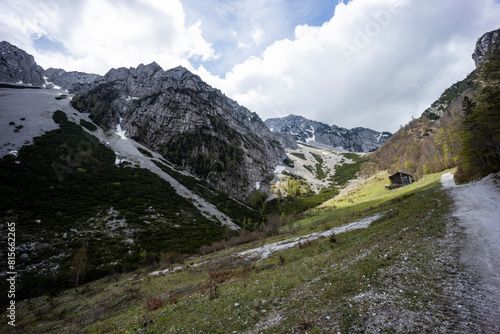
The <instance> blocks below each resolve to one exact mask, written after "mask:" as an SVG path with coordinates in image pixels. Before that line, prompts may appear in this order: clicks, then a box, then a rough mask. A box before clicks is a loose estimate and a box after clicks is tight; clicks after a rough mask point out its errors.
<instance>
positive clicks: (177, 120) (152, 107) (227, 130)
mask: <svg viewBox="0 0 500 334" xmlns="http://www.w3.org/2000/svg"><path fill="white" fill-rule="evenodd" d="M72 105H73V106H74V107H75V108H76V109H77V110H79V111H81V112H85V113H89V115H90V118H91V119H92V120H93V121H94V122H95V123H96V124H98V125H100V126H102V127H103V128H105V129H108V130H110V129H115V128H117V127H118V126H119V127H120V129H121V130H122V131H125V133H126V135H127V136H128V137H130V138H132V139H134V140H136V141H138V142H139V143H141V144H143V145H145V146H146V147H148V148H149V149H151V150H153V151H156V152H159V153H161V154H162V155H163V156H164V157H165V158H166V159H167V160H169V161H171V162H172V163H174V164H175V165H177V166H178V167H180V168H182V169H183V170H186V171H188V172H189V173H191V174H193V175H195V176H197V177H200V178H202V179H203V180H205V181H207V182H208V183H209V184H211V185H212V186H214V187H216V188H217V189H219V190H222V191H224V192H226V193H227V194H229V195H231V196H233V197H236V198H238V199H243V200H244V199H247V198H248V196H249V195H250V193H251V192H252V191H253V190H254V185H255V184H256V183H257V182H264V181H265V180H266V179H267V178H268V177H269V176H270V175H272V172H273V170H274V169H275V167H276V166H277V165H279V164H280V163H281V162H282V161H283V159H285V158H286V153H285V150H284V148H283V145H282V144H281V142H280V140H281V138H280V137H279V136H276V135H274V134H273V133H271V132H270V131H269V129H268V128H267V127H266V126H265V124H264V123H263V122H262V120H261V119H260V118H259V116H258V115H257V114H256V113H253V112H250V111H249V110H248V109H247V108H245V107H243V106H240V105H238V104H237V103H236V102H235V101H233V100H231V99H230V98H228V97H226V96H225V95H224V94H222V93H221V92H220V91H219V90H218V89H215V88H212V87H211V86H210V85H208V84H207V83H205V82H204V81H203V80H202V79H201V78H200V77H199V76H197V75H195V74H193V73H191V72H190V71H188V70H187V69H186V68H184V67H181V66H179V67H176V68H173V69H169V70H166V71H165V70H163V69H162V68H161V67H160V66H159V65H158V64H157V63H155V62H153V63H151V64H147V65H144V64H140V65H139V66H138V67H137V68H128V69H127V68H118V69H111V70H110V71H109V72H108V73H106V74H105V75H104V77H103V78H102V79H101V80H99V81H97V82H95V83H94V84H93V85H92V86H91V87H90V89H89V90H87V91H86V92H84V93H81V94H77V95H76V96H75V97H74V98H73V102H72Z"/></svg>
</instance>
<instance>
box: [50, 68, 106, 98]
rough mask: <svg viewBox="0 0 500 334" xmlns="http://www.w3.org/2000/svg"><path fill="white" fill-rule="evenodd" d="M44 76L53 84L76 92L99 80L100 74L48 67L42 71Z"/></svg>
mask: <svg viewBox="0 0 500 334" xmlns="http://www.w3.org/2000/svg"><path fill="white" fill-rule="evenodd" d="M43 75H44V77H45V78H46V80H47V81H48V82H50V83H52V84H53V85H54V86H58V87H59V88H61V89H65V90H68V91H70V92H72V93H78V92H80V91H82V90H85V89H88V87H89V85H90V84H92V83H94V82H95V81H99V80H100V79H101V78H102V76H100V75H99V74H92V73H84V72H76V71H72V72H66V71H65V70H63V69H62V68H52V67H51V68H48V69H46V70H45V71H44V72H43Z"/></svg>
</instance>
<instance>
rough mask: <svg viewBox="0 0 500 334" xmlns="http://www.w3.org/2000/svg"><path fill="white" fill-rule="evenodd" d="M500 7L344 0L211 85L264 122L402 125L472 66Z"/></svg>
mask: <svg viewBox="0 0 500 334" xmlns="http://www.w3.org/2000/svg"><path fill="white" fill-rule="evenodd" d="M492 12H495V13H497V15H491V13H492ZM498 14H499V8H498V4H496V3H495V2H494V1H493V0H478V1H474V2H472V1H467V0H460V1H451V0H444V1H439V2H435V1H430V0H428V1H416V0H404V1H403V0H401V1H396V0H369V1H368V0H353V1H350V2H349V3H347V4H344V3H339V4H338V5H337V7H336V10H335V15H334V16H333V17H332V19H331V20H330V21H329V22H326V23H324V24H323V25H322V26H321V27H310V26H306V25H303V26H298V27H297V28H296V29H295V36H294V39H293V40H280V41H276V42H274V43H273V44H272V45H270V46H268V47H267V49H266V50H265V51H264V52H263V54H262V56H260V57H251V58H249V59H248V60H246V61H244V62H243V63H241V64H237V65H235V66H234V67H233V69H232V70H231V71H230V72H229V73H227V74H226V78H225V80H221V79H220V78H217V79H216V80H214V81H211V82H214V83H216V84H217V85H218V87H220V88H222V89H223V90H224V91H225V92H226V93H227V94H228V95H229V96H232V97H233V98H235V99H236V100H237V101H238V102H239V103H241V104H243V105H245V106H247V107H249V108H250V109H252V110H253V111H256V112H257V113H259V115H260V116H261V117H262V118H263V119H266V118H268V117H280V116H285V115H287V114H290V113H294V114H300V115H304V116H306V117H309V118H312V119H316V120H320V121H323V122H326V123H328V124H333V123H335V124H337V125H340V126H345V127H355V126H366V127H371V128H374V129H378V130H389V131H396V130H397V129H398V127H399V125H402V124H406V123H407V122H408V121H409V120H410V119H411V116H415V117H417V116H419V115H420V114H421V113H422V112H423V111H424V110H425V109H426V108H427V107H428V106H429V105H430V103H432V102H433V101H434V100H435V99H437V98H438V97H439V94H441V93H442V92H443V91H444V89H446V88H447V87H449V86H450V85H451V84H452V83H454V82H455V81H457V80H461V79H463V78H464V77H465V75H466V74H467V73H468V72H470V71H472V70H473V68H474V63H473V61H472V60H471V58H470V54H471V53H472V51H473V49H474V45H475V41H476V40H477V38H478V37H480V36H481V35H482V34H483V33H484V32H486V31H489V30H492V29H496V28H498V27H497V26H496V24H498V23H497V22H498V18H499V15H498ZM485 18H487V19H485ZM206 80H207V81H210V80H212V78H211V77H207V78H206Z"/></svg>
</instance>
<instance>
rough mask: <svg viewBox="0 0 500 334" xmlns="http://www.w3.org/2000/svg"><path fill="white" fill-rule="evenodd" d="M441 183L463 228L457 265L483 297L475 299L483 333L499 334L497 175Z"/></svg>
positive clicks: (499, 198)
mask: <svg viewBox="0 0 500 334" xmlns="http://www.w3.org/2000/svg"><path fill="white" fill-rule="evenodd" d="M441 183H442V184H443V187H444V188H445V189H448V191H449V192H450V194H451V196H452V198H453V200H454V202H455V208H454V210H453V213H452V214H453V216H454V217H455V218H457V219H458V221H459V224H460V226H461V227H462V228H463V229H464V238H463V244H462V245H460V246H461V247H460V262H461V264H462V265H463V266H464V267H465V268H466V270H468V271H470V272H471V273H472V279H473V280H475V283H476V284H478V286H479V287H480V289H481V290H483V291H485V293H484V296H483V298H482V299H481V300H480V299H479V298H477V300H475V304H476V305H475V307H476V308H479V309H478V310H476V312H477V313H478V314H481V318H482V319H483V320H482V321H483V322H484V323H482V324H480V326H481V329H482V332H483V333H500V186H499V184H500V174H491V175H489V176H487V177H485V178H484V179H482V180H480V181H476V182H471V183H469V184H464V185H456V184H455V182H454V181H453V175H452V174H451V173H446V174H443V176H442V178H441Z"/></svg>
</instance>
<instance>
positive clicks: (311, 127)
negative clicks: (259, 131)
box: [264, 115, 391, 152]
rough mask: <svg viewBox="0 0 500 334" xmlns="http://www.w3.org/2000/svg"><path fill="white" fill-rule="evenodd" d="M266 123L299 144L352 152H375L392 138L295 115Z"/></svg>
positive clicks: (367, 130)
mask: <svg viewBox="0 0 500 334" xmlns="http://www.w3.org/2000/svg"><path fill="white" fill-rule="evenodd" d="M264 123H265V124H266V125H267V126H268V127H269V129H271V131H272V132H274V133H285V134H288V135H291V136H292V137H293V139H294V140H296V141H298V142H303V143H311V144H317V143H319V144H324V145H327V146H330V147H332V148H340V149H344V150H347V151H351V152H370V151H374V150H376V149H378V148H379V147H380V146H382V144H383V143H385V142H386V141H387V139H389V137H390V136H391V133H389V132H377V131H374V130H371V129H366V128H361V127H358V128H354V129H351V130H348V129H345V128H341V127H338V126H336V125H331V126H330V125H327V124H324V123H321V122H317V121H312V120H309V119H306V118H304V117H302V116H295V115H289V116H286V117H283V118H270V119H268V120H266V121H265V122H264Z"/></svg>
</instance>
